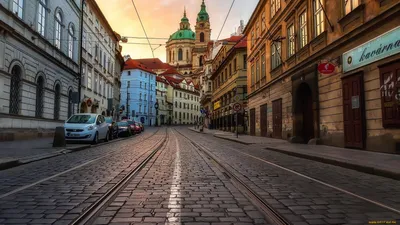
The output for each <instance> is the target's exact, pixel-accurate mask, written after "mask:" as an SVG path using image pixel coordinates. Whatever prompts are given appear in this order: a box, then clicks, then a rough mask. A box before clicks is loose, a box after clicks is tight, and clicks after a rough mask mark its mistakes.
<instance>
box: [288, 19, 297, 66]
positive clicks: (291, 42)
mask: <svg viewBox="0 0 400 225" xmlns="http://www.w3.org/2000/svg"><path fill="white" fill-rule="evenodd" d="M287 36H288V58H289V57H290V56H292V55H294V53H295V47H294V40H295V37H294V25H293V24H291V25H290V26H289V27H288V30H287Z"/></svg>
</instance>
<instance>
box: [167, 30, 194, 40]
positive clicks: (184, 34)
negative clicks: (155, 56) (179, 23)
mask: <svg viewBox="0 0 400 225" xmlns="http://www.w3.org/2000/svg"><path fill="white" fill-rule="evenodd" d="M169 40H196V34H195V33H194V32H193V31H192V30H190V29H187V30H178V31H177V32H175V33H173V34H172V35H171V36H170V38H169Z"/></svg>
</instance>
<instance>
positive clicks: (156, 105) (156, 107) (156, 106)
mask: <svg viewBox="0 0 400 225" xmlns="http://www.w3.org/2000/svg"><path fill="white" fill-rule="evenodd" d="M154 108H155V109H156V127H157V126H158V102H156V104H154Z"/></svg>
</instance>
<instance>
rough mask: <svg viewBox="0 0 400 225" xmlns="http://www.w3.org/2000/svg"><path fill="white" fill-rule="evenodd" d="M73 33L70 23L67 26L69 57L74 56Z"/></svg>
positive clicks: (72, 26)
mask: <svg viewBox="0 0 400 225" xmlns="http://www.w3.org/2000/svg"><path fill="white" fill-rule="evenodd" d="M74 33H75V30H74V25H73V24H72V23H71V24H70V25H69V27H68V56H69V57H70V58H71V59H73V57H74ZM104 66H105V65H104Z"/></svg>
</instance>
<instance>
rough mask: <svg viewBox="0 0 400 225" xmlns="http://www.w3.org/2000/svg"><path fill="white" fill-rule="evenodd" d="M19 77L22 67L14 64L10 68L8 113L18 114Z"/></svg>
mask: <svg viewBox="0 0 400 225" xmlns="http://www.w3.org/2000/svg"><path fill="white" fill-rule="evenodd" d="M21 77H22V69H21V67H20V66H14V67H13V68H12V69H11V84H10V98H9V99H10V111H9V112H10V114H14V115H17V114H19V107H20V97H21V85H22V82H21Z"/></svg>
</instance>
